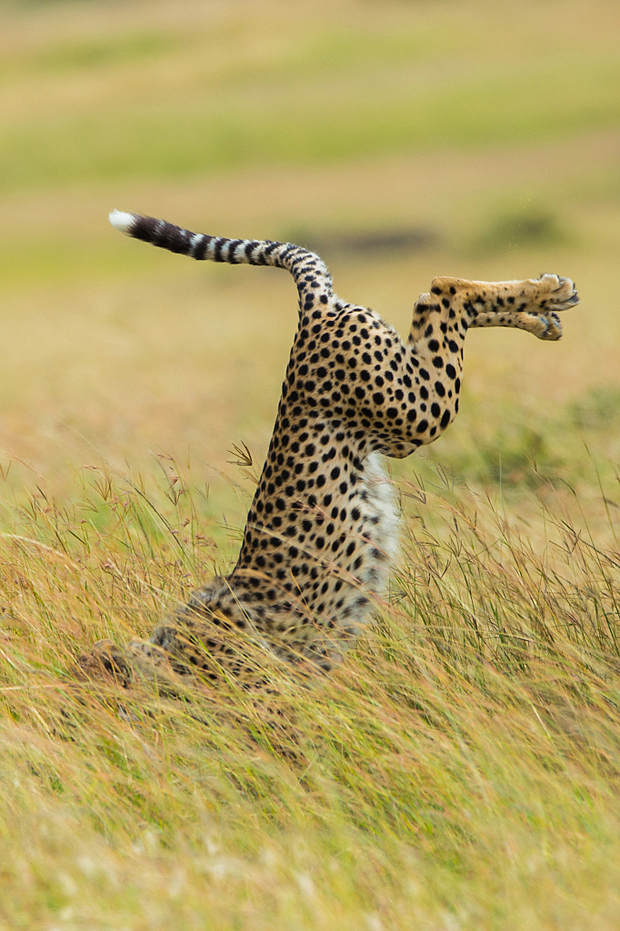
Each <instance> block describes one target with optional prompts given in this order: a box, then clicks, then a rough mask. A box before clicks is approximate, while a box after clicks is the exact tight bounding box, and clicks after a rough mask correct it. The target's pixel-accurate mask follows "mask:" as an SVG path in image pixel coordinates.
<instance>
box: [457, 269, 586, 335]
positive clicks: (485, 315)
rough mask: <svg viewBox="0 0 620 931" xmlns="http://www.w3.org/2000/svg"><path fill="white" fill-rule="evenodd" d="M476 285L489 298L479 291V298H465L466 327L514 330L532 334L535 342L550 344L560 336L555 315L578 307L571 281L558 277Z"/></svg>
mask: <svg viewBox="0 0 620 931" xmlns="http://www.w3.org/2000/svg"><path fill="white" fill-rule="evenodd" d="M471 284H474V282H471ZM476 284H479V285H480V286H482V285H484V289H485V291H486V290H490V291H491V294H485V293H484V291H483V292H482V295H480V296H476V295H472V296H471V297H469V296H468V297H469V302H470V305H471V309H470V319H469V326H470V327H488V326H506V327H515V328H517V329H520V330H527V332H528V333H533V334H534V336H536V337H538V339H545V340H550V341H554V340H558V339H560V338H561V336H562V325H561V323H560V318H559V317H558V313H559V312H561V311H563V310H568V309H569V308H571V307H575V306H576V305H577V304H578V303H579V296H578V294H577V291H576V290H575V285H574V284H573V282H572V281H571V279H570V278H560V276H559V275H541V277H540V278H528V279H527V280H526V281H501V282H497V283H496V284H492V285H489V284H488V283H486V282H479V283H478V282H476ZM489 298H491V301H489ZM493 298H494V300H493ZM489 304H491V306H490V307H489ZM481 305H482V306H481Z"/></svg>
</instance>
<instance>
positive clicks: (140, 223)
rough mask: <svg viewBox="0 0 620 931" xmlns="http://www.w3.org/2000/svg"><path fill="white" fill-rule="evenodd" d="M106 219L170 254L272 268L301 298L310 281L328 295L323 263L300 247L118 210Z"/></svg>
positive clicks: (329, 287) (118, 228) (200, 259)
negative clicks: (229, 235) (289, 277)
mask: <svg viewBox="0 0 620 931" xmlns="http://www.w3.org/2000/svg"><path fill="white" fill-rule="evenodd" d="M109 219H110V223H111V224H112V226H113V227H114V228H115V229H117V230H120V231H121V232H122V233H126V234H127V236H131V237H132V238H133V239H141V240H142V241H143V242H150V243H152V244H153V245H154V246H160V247H161V248H162V249H168V250H169V251H170V252H177V253H179V254H180V255H189V256H190V257H191V258H193V259H197V260H199V261H202V260H204V259H210V260H211V261H212V262H228V263H229V264H231V265H239V264H243V265H275V266H276V267H278V268H285V269H286V270H287V271H289V272H290V273H291V274H292V276H293V278H294V279H295V283H296V284H297V288H298V290H299V292H300V294H301V295H303V294H304V293H305V292H307V291H308V283H309V282H310V284H311V286H312V288H315V289H316V288H317V286H318V287H319V288H320V289H321V290H322V291H324V292H325V293H327V294H328V295H331V293H332V289H331V276H330V274H329V272H328V271H327V268H326V267H325V265H324V263H323V261H322V260H321V259H320V258H319V256H318V255H316V253H314V252H310V251H308V250H307V249H304V248H303V247H302V246H294V245H292V244H291V243H282V242H271V241H270V240H254V239H226V238H225V237H223V236H209V235H207V234H206V233H192V232H190V230H186V229H183V228H182V227H180V226H175V225H174V224H173V223H168V222H167V220H156V219H155V218H154V217H143V216H140V215H139V214H135V213H125V212H123V211H121V210H113V211H112V212H111V213H110V217H109Z"/></svg>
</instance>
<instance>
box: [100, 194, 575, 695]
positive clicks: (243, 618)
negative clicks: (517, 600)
mask: <svg viewBox="0 0 620 931" xmlns="http://www.w3.org/2000/svg"><path fill="white" fill-rule="evenodd" d="M110 222H111V223H112V225H113V226H114V227H115V228H116V229H118V230H121V231H122V232H124V233H126V234H127V235H128V236H131V237H133V238H134V239H141V240H144V241H145V242H149V243H152V244H153V245H156V246H161V247H162V248H164V249H168V250H170V251H171V252H178V253H181V254H183V255H189V256H191V257H192V258H194V259H198V260H203V259H210V260H212V261H214V262H228V263H230V264H232V265H235V264H239V263H245V264H250V265H275V266H277V267H279V268H285V269H287V271H289V272H290V273H291V274H292V276H293V278H294V281H295V284H296V285H297V290H298V294H299V326H298V330H297V334H296V336H295V340H294V343H293V348H292V351H291V356H290V360H289V363H288V367H287V369H286V375H285V378H284V384H283V386H282V397H281V400H280V405H279V408H278V414H277V417H276V423H275V427H274V431H273V436H272V438H271V443H270V445H269V451H268V453H267V460H266V462H265V466H264V468H263V472H262V475H261V478H260V483H259V486H258V488H257V490H256V494H255V495H254V500H253V502H252V506H251V508H250V511H249V514H248V517H247V523H246V526H245V533H244V537H243V543H242V546H241V551H240V553H239V558H238V560H237V563H236V565H235V567H234V569H233V570H232V572H231V573H230V574H229V575H227V576H224V577H220V578H215V579H214V580H213V581H211V582H210V583H209V584H207V585H205V586H204V588H201V589H199V590H198V591H196V592H194V594H193V595H192V596H191V598H190V600H189V602H188V603H187V605H185V606H184V607H183V608H181V609H179V610H178V611H177V612H176V613H175V614H174V616H173V617H172V618H171V619H169V620H168V621H167V622H166V623H165V624H163V625H162V626H160V627H158V628H156V629H155V630H154V632H153V634H152V636H151V638H150V642H149V644H143V645H142V646H140V645H136V644H134V646H133V647H132V648H131V650H130V652H133V655H134V656H135V657H137V656H138V654H139V653H142V654H143V655H144V654H145V653H146V654H147V655H148V656H150V657H151V659H153V658H154V657H156V656H157V655H159V656H165V657H166V659H167V660H168V661H169V662H170V664H171V665H172V668H173V669H174V670H175V671H176V672H178V673H186V672H190V671H192V670H200V671H201V673H202V675H203V676H205V677H206V678H207V679H210V680H213V681H215V680H217V679H218V678H219V677H220V676H221V675H222V674H225V675H231V676H233V677H234V678H236V679H237V680H238V681H240V682H241V683H242V684H244V683H245V682H246V681H249V680H250V678H251V675H252V672H251V669H250V667H249V666H246V665H245V664H244V661H243V658H241V657H240V654H239V650H238V649H233V648H232V647H231V639H232V638H233V631H234V630H235V629H236V630H237V631H242V632H243V633H244V636H247V637H249V638H251V639H252V640H253V641H254V643H258V644H259V645H261V646H262V647H264V648H265V649H266V650H269V651H271V652H272V654H273V653H275V654H276V655H277V656H279V657H282V658H284V659H286V660H290V661H291V662H299V661H302V662H303V660H304V659H305V660H306V661H309V662H310V663H311V664H312V665H314V666H316V667H319V668H320V669H322V670H326V671H328V670H330V669H331V667H332V665H333V664H334V662H336V661H337V660H338V659H339V657H340V656H341V655H342V652H343V650H344V649H346V647H347V646H348V645H350V644H351V643H352V642H353V641H354V640H355V638H356V637H357V636H358V634H359V633H360V631H361V630H362V629H363V627H364V625H365V624H366V623H367V622H368V620H369V617H370V614H371V611H372V600H373V597H377V596H381V595H382V594H383V593H384V591H385V587H386V583H387V577H388V571H389V566H390V562H391V560H392V559H393V557H394V555H395V553H396V549H397V531H398V511H397V507H396V503H395V500H394V495H393V492H392V488H391V486H390V482H389V480H388V479H387V477H386V476H385V474H384V471H383V468H382V457H383V456H389V457H393V458H396V459H402V458H404V457H405V456H408V455H409V454H410V453H412V452H414V451H415V450H416V449H417V448H418V447H419V446H422V445H426V444H428V443H432V442H434V440H436V439H437V438H438V437H439V436H440V435H441V434H442V433H443V431H444V430H445V429H446V428H447V427H448V425H449V424H450V423H451V422H452V420H454V417H455V416H456V414H457V412H458V409H459V393H460V390H461V377H462V370H463V344H464V342H465V335H466V333H467V330H468V329H469V328H470V327H483V326H484V327H487V326H506V327H516V328H519V329H523V330H527V331H528V332H530V333H533V334H534V335H535V336H537V337H538V338H539V339H546V340H557V339H559V338H560V336H561V332H562V331H561V326H560V321H559V318H558V316H557V312H558V311H562V310H566V309H567V308H569V307H574V306H575V305H576V304H578V303H579V298H578V296H577V293H576V291H575V289H574V286H573V282H572V281H570V279H568V278H559V277H558V276H556V275H543V276H542V277H541V278H539V279H528V280H526V281H502V282H493V283H489V282H484V281H466V280H463V279H461V278H435V279H434V280H433V282H432V284H431V289H430V293H428V294H422V295H420V297H419V298H418V300H417V301H416V303H415V304H414V308H413V321H412V325H411V330H410V332H409V337H408V339H407V341H406V342H403V340H402V339H401V338H400V336H399V335H398V333H397V332H396V331H395V330H394V329H393V328H392V327H391V326H390V325H389V324H387V323H385V322H384V321H383V320H382V319H381V317H379V315H378V314H376V313H375V312H374V311H372V310H369V309H368V308H366V307H359V306H357V305H354V304H349V303H347V302H346V301H343V300H341V299H340V298H339V297H337V296H336V295H335V294H334V292H333V291H332V280H331V277H330V274H329V272H328V270H327V268H326V266H325V265H324V263H323V262H322V260H321V259H320V258H319V256H318V255H316V254H315V253H313V252H309V251H308V250H307V249H304V248H302V247H300V246H295V245H291V244H290V243H279V242H270V241H256V240H246V239H225V238H223V237H219V236H208V235H204V234H200V233H191V232H190V231H188V230H185V229H181V228H180V227H178V226H174V225H173V224H171V223H168V222H166V221H164V220H156V219H153V218H152V217H144V216H138V215H135V214H131V213H122V212H119V211H113V212H112V213H111V214H110ZM103 654H105V649H104V650H103ZM83 665H84V667H86V666H87V665H88V663H87V662H86V660H85V661H84V663H83Z"/></svg>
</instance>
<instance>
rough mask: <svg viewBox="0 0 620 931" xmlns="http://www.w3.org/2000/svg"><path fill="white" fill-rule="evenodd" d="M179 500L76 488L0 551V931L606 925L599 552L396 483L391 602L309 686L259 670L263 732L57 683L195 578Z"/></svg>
mask: <svg viewBox="0 0 620 931" xmlns="http://www.w3.org/2000/svg"><path fill="white" fill-rule="evenodd" d="M175 475H176V473H175ZM157 484H159V491H157V487H156V486H157ZM178 484H179V483H178V481H177V482H173V483H170V482H168V487H166V485H165V484H164V485H162V484H161V482H160V481H159V480H157V481H156V480H155V476H153V481H152V487H151V488H150V490H147V489H146V488H144V489H142V488H139V487H138V486H136V485H135V484H134V483H131V482H128V481H126V480H123V479H122V478H121V477H118V476H112V475H109V474H108V475H104V474H100V475H96V476H91V478H90V480H89V481H87V482H86V483H85V485H84V487H83V488H82V490H81V492H80V494H79V496H76V499H77V500H78V501H79V504H78V506H77V507H76V508H74V509H71V510H70V509H66V508H65V509H61V508H57V507H56V506H55V505H54V502H48V503H47V506H46V507H44V506H42V504H41V501H38V502H37V503H36V504H35V503H34V502H33V504H32V506H31V507H30V508H29V509H26V508H24V509H21V510H20V511H19V512H18V513H17V512H16V513H15V514H14V515H13V519H14V526H13V531H12V533H10V534H6V533H5V535H3V537H2V541H1V549H2V553H3V556H2V561H3V581H2V602H3V640H4V643H3V646H2V651H1V654H0V655H1V667H2V685H1V686H0V696H1V699H2V702H1V707H2V746H3V765H2V774H1V777H0V778H2V781H3V817H2V830H3V832H4V836H5V844H4V845H3V848H2V849H3V853H2V854H1V855H0V856H1V857H2V861H3V862H2V866H1V868H2V874H3V877H4V881H5V888H9V889H10V890H11V895H9V896H4V897H3V902H2V906H1V908H2V912H3V920H4V922H5V923H6V925H7V926H8V927H24V928H26V927H33V926H35V925H36V926H41V927H51V926H52V924H53V926H54V927H63V928H81V927H85V926H86V925H89V926H91V927H102V928H106V927H110V928H112V927H124V926H125V927H153V928H157V927H163V926H164V925H165V924H166V923H170V922H172V923H173V924H174V926H175V927H178V928H186V927H187V928H192V927H200V926H201V925H203V923H204V922H205V921H208V923H209V926H210V927H213V928H229V927H246V926H251V927H257V928H263V927H264V928H268V927H274V924H275V926H277V927H282V928H291V929H292V928H306V927H307V928H317V927H325V928H329V927H333V926H334V924H335V923H336V922H339V923H341V924H343V925H344V926H345V927H350V928H355V927H364V926H367V927H371V928H373V927H376V928H379V927H381V928H403V929H404V928H410V927H411V926H412V924H413V925H415V926H421V927H473V926H476V927H478V928H489V929H491V928H493V929H495V928H504V927H505V928H513V927H515V926H517V927H522V926H525V927H531V928H550V927H569V928H571V927H574V928H577V927H579V928H601V927H603V928H607V927H608V928H612V927H614V925H615V923H616V922H617V920H618V914H619V909H620V901H619V899H618V895H617V889H618V884H617V880H618V827H619V817H620V810H619V804H618V799H617V792H616V781H617V778H618V751H619V740H620V711H619V701H620V693H619V690H618V669H619V663H620V657H619V644H618V640H617V635H616V627H617V616H618V601H619V599H620V589H619V585H618V582H619V578H620V576H619V572H618V570H619V569H620V557H619V556H618V553H617V551H615V550H614V549H613V548H612V549H607V548H604V549H603V548H600V547H599V546H597V545H596V543H595V542H593V541H592V540H591V539H590V538H589V537H588V528H587V526H586V525H585V524H584V523H583V522H582V524H581V525H574V524H572V523H571V522H570V521H569V520H567V519H566V515H565V514H564V513H562V512H561V510H559V512H558V510H556V509H555V507H549V506H547V507H546V509H545V514H544V519H545V523H546V526H547V535H548V537H547V540H546V546H545V548H544V549H541V548H538V547H534V546H532V544H531V543H530V542H529V541H528V539H527V538H526V537H525V536H524V535H523V533H522V531H521V532H520V531H519V530H518V529H517V527H516V525H515V521H514V518H510V516H508V515H506V514H501V512H499V511H498V509H497V506H494V505H492V504H491V503H490V502H489V501H488V500H485V499H484V498H481V497H480V496H479V495H472V494H471V492H469V491H467V489H461V490H460V491H459V490H458V489H455V488H450V487H449V486H445V484H444V490H443V491H441V487H442V479H441V475H438V476H437V477H436V479H435V481H434V483H432V484H433V487H432V488H429V487H427V486H425V485H424V484H419V483H413V484H411V483H410V484H408V485H405V486H404V488H403V491H404V492H405V494H406V495H409V496H410V498H409V500H410V501H414V511H413V513H411V514H410V518H409V522H408V525H407V526H408V528H409V531H410V535H409V537H408V540H407V541H406V544H405V548H404V553H403V559H402V562H401V565H400V567H399V570H398V572H397V575H396V578H395V580H394V585H393V588H392V592H391V596H390V599H389V602H390V603H386V604H385V605H384V606H383V607H382V608H381V610H380V614H379V617H378V620H377V623H376V624H375V626H374V628H373V630H372V631H371V632H369V634H368V635H367V636H366V637H364V638H363V639H362V641H361V642H360V644H359V646H358V648H357V649H356V650H355V651H354V653H353V654H352V655H350V656H349V657H348V659H347V661H346V663H345V664H344V665H343V666H342V667H341V668H340V669H339V670H338V671H337V672H336V673H335V675H334V676H333V677H331V678H330V679H329V680H321V681H320V682H317V683H315V684H313V685H312V686H311V687H307V686H304V685H301V684H300V683H297V682H296V681H295V680H294V679H291V678H288V677H287V676H286V674H283V673H282V671H280V672H279V673H278V671H277V669H274V670H273V675H274V676H276V677H277V679H278V687H279V690H280V699H279V701H280V703H281V712H282V715H283V720H284V721H287V720H288V721H289V724H288V725H287V727H286V729H285V730H284V731H279V729H276V730H274V728H273V724H272V723H270V722H272V721H273V718H270V717H263V716H262V715H261V711H260V707H258V708H257V707H255V706H254V705H252V704H248V699H247V696H245V695H244V694H243V693H239V692H237V691H236V690H235V688H234V686H230V687H226V686H223V687H222V689H220V690H218V691H217V692H215V693H214V692H212V691H209V690H207V691H205V690H204V689H203V688H202V687H201V686H200V684H196V685H195V686H191V687H190V688H189V689H188V691H187V694H186V696H185V699H184V700H180V699H179V698H177V699H170V698H166V697H165V696H164V695H162V694H159V693H158V690H157V687H156V686H155V685H152V684H149V683H145V682H139V681H137V682H135V683H134V686H133V688H132V689H130V690H129V691H127V690H125V689H121V688H120V687H115V686H114V684H113V683H112V682H109V683H104V684H103V685H101V686H97V687H95V688H93V686H92V685H85V684H83V683H78V682H76V681H75V679H74V678H72V676H71V675H68V674H67V671H66V670H67V669H68V667H70V663H71V658H72V657H74V656H75V655H76V653H77V652H79V649H80V646H81V645H83V644H84V642H85V641H86V640H88V639H92V638H96V637H111V638H112V639H114V640H116V641H122V640H126V639H127V638H128V637H129V636H130V635H131V634H132V633H133V632H136V633H138V634H141V635H143V634H145V633H146V631H148V629H149V627H150V625H151V624H152V623H153V621H154V620H155V619H156V618H157V617H159V616H160V614H161V612H162V610H163V608H164V606H165V605H166V604H169V603H170V602H171V601H172V600H174V599H176V598H179V597H182V592H183V590H184V589H185V588H187V587H191V585H192V584H195V582H197V581H198V580H199V579H201V578H202V577H203V575H204V573H205V571H208V570H207V565H206V564H207V563H208V562H209V559H208V558H207V559H206V560H205V555H204V553H205V550H204V524H203V522H202V521H200V522H194V520H193V518H194V515H195V513H196V501H194V500H193V498H194V496H193V490H192V488H191V487H185V486H184V487H183V491H184V492H185V494H183V495H179V491H180V489H179V488H178ZM175 489H176V491H175ZM80 514H86V515H92V516H93V517H94V519H91V516H88V517H86V518H84V517H79V515H80ZM429 514H430V515H431V517H430V521H431V524H434V525H435V526H434V527H432V526H430V525H429ZM7 517H8V515H7V514H6V512H5V519H4V524H5V526H6V525H7ZM199 530H200V532H198V531H199Z"/></svg>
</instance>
